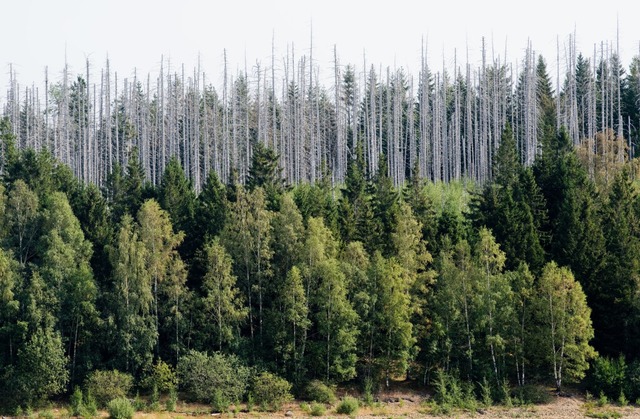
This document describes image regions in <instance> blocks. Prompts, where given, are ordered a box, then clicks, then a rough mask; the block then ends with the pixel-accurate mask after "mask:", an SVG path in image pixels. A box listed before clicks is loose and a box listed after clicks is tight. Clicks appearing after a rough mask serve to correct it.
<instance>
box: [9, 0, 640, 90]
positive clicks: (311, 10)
mask: <svg viewBox="0 0 640 419" xmlns="http://www.w3.org/2000/svg"><path fill="white" fill-rule="evenodd" d="M595 6H596V7H592V6H590V5H587V3H586V2H584V1H581V2H573V1H572V2H567V1H562V0H555V1H549V0H539V1H530V2H521V1H516V0H512V1H497V0H482V1H480V0H479V1H460V0H458V1H454V0H441V1H425V0H422V1H420V0H412V1H406V0H391V1H387V2H378V1H373V0H370V1H349V0H340V1H338V0H318V1H314V2H311V1H304V0H262V1H257V0H256V1H253V0H252V1H249V0H226V1H213V0H209V1H205V0H178V1H169V0H10V1H5V2H3V4H2V5H1V6H0V10H1V12H2V16H3V18H2V23H1V24H0V45H1V47H0V65H2V72H1V73H0V98H4V96H5V90H6V86H7V82H8V71H9V63H12V64H13V66H14V68H15V69H16V71H17V73H18V80H19V82H20V83H21V84H22V85H25V84H31V83H33V82H36V83H40V82H42V80H43V79H44V76H43V74H44V68H45V66H49V72H50V75H51V77H52V78H57V77H58V76H59V74H60V72H61V70H62V68H63V66H64V59H65V51H66V56H67V60H68V63H69V65H70V66H71V68H72V71H73V72H74V73H79V72H84V62H85V59H86V58H87V57H88V58H89V59H90V61H91V65H92V67H93V69H94V71H95V72H96V74H99V69H100V68H102V67H103V66H104V63H105V60H106V57H107V55H108V56H109V58H110V61H111V66H112V68H113V69H115V70H117V71H118V72H119V76H120V77H127V76H130V75H132V74H133V71H134V68H137V69H138V72H139V73H142V74H146V73H147V72H156V71H157V70H158V68H159V62H160V57H161V56H162V55H164V56H165V57H169V58H171V61H172V63H174V64H176V65H178V64H181V63H184V64H185V66H186V68H187V69H188V70H191V69H192V68H193V67H194V66H195V65H196V63H197V60H198V56H200V59H201V63H202V68H203V70H204V71H205V72H206V73H207V74H208V75H209V77H211V78H212V79H213V82H214V84H216V83H218V82H219V77H220V75H221V71H222V62H223V61H222V57H223V51H224V50H225V49H226V50H227V56H228V61H229V63H230V64H231V66H232V67H231V68H232V69H236V68H243V67H244V63H245V59H246V62H247V63H248V64H249V65H250V66H251V65H253V64H255V63H256V61H260V62H261V63H262V64H263V65H266V66H269V65H270V61H271V58H270V57H271V45H272V38H274V39H275V43H274V45H275V48H276V54H275V56H276V57H277V58H278V60H279V61H280V62H282V57H284V56H285V55H286V51H287V47H288V46H290V45H292V44H293V45H294V47H295V51H296V55H299V54H300V53H307V54H308V52H309V49H310V41H311V33H313V54H314V61H315V62H316V63H317V64H318V65H319V67H320V70H321V72H323V73H324V74H323V75H324V77H327V78H329V77H330V75H331V67H332V55H333V47H334V45H336V47H337V51H338V55H339V58H340V61H341V63H342V64H346V63H355V64H356V65H358V66H359V67H361V66H362V63H363V60H364V58H363V56H364V54H366V60H367V63H368V65H370V64H371V63H373V64H376V66H379V65H380V64H381V65H382V66H383V67H387V66H390V67H392V68H393V67H394V66H398V67H399V66H402V67H404V68H406V69H407V70H408V71H409V72H411V73H412V74H414V75H417V73H418V70H419V69H418V63H419V58H420V45H421V42H422V39H423V38H424V39H425V40H426V42H427V45H428V48H429V62H430V64H431V65H432V66H434V67H436V68H442V65H443V64H444V65H447V66H451V65H452V64H453V62H454V55H455V54H454V53H455V52H456V51H457V60H458V63H464V62H465V61H466V54H467V50H468V51H469V57H470V61H471V62H472V64H474V65H477V64H478V63H479V60H480V54H479V51H480V49H481V45H482V37H483V36H484V37H485V39H486V42H487V46H488V53H489V54H491V53H492V49H493V53H495V54H496V55H499V56H501V57H502V58H504V56H505V49H506V53H507V56H506V58H507V61H509V62H512V63H515V62H516V60H518V61H520V60H521V59H522V58H523V56H524V50H525V48H526V45H527V40H528V39H530V40H531V42H532V44H533V47H534V49H535V50H536V51H538V52H539V53H542V54H543V55H544V56H545V58H547V61H548V62H549V65H550V67H551V68H552V69H555V62H556V42H557V40H558V39H559V41H560V43H561V45H562V44H564V43H565V42H567V40H568V39H569V34H571V33H574V32H575V33H576V35H577V44H578V49H579V50H580V51H582V52H583V53H584V54H585V55H587V56H591V55H592V54H593V46H594V43H595V44H598V45H599V44H600V42H601V41H604V42H610V43H612V44H614V45H615V40H616V27H617V22H618V23H619V32H620V49H621V56H622V59H623V63H624V64H625V66H626V65H627V64H628V62H629V60H630V59H631V57H632V56H633V55H637V54H638V50H639V43H640V24H638V23H637V22H638V19H640V2H638V3H635V2H631V1H626V0H625V1H621V0H608V1H606V2H598V3H597V4H595Z"/></svg>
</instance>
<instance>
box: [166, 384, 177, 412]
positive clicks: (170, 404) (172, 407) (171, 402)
mask: <svg viewBox="0 0 640 419" xmlns="http://www.w3.org/2000/svg"><path fill="white" fill-rule="evenodd" d="M177 404H178V392H177V391H176V389H175V388H174V389H172V390H171V391H169V398H168V399H167V401H166V403H165V406H166V408H167V412H175V411H176V405H177Z"/></svg>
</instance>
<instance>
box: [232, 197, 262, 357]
mask: <svg viewBox="0 0 640 419" xmlns="http://www.w3.org/2000/svg"><path fill="white" fill-rule="evenodd" d="M229 215H230V217H229V219H228V220H227V222H226V223H225V227H224V230H223V231H222V233H221V234H220V236H221V238H220V243H221V244H222V245H223V246H224V247H225V248H226V249H227V251H228V252H229V254H230V255H231V257H232V259H233V261H234V272H235V274H236V276H237V277H238V278H239V279H240V280H241V283H242V290H243V292H244V293H245V295H246V296H247V308H248V310H249V333H250V337H251V343H252V345H255V344H256V342H255V337H256V335H257V337H258V339H259V341H258V348H254V353H255V351H256V349H260V350H262V349H263V343H264V336H263V326H264V324H263V320H264V305H265V299H264V297H265V295H268V290H267V285H268V284H269V282H268V280H269V279H270V278H271V276H272V270H271V259H272V256H273V251H272V249H271V247H270V243H271V220H272V218H273V213H272V212H271V211H269V210H267V209H266V201H265V194H264V191H263V190H262V188H259V187H258V188H256V189H254V190H253V191H251V192H247V191H245V190H244V188H242V186H240V185H237V200H236V202H233V203H232V204H231V206H230V212H229Z"/></svg>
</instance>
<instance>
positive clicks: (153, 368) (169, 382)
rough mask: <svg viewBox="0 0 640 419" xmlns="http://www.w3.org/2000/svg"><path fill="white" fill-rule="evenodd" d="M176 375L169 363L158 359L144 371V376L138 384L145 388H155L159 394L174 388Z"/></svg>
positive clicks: (176, 381) (166, 392)
mask: <svg viewBox="0 0 640 419" xmlns="http://www.w3.org/2000/svg"><path fill="white" fill-rule="evenodd" d="M177 384H178V377H177V376H176V372H175V371H174V369H173V368H172V367H171V365H169V364H167V363H166V362H164V361H162V360H159V361H158V362H157V363H156V364H154V365H150V366H149V367H148V368H146V370H145V372H144V378H143V379H142V382H141V383H140V385H141V386H142V387H143V388H145V389H147V390H153V389H154V388H155V389H157V391H159V392H160V393H161V394H168V393H170V392H171V390H173V389H175V388H176V385H177Z"/></svg>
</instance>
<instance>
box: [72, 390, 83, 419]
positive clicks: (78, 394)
mask: <svg viewBox="0 0 640 419" xmlns="http://www.w3.org/2000/svg"><path fill="white" fill-rule="evenodd" d="M69 405H70V407H71V416H81V415H82V410H83V409H84V406H83V404H82V390H80V388H79V387H78V386H76V387H75V388H74V389H73V393H72V394H71V397H70V398H69Z"/></svg>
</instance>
